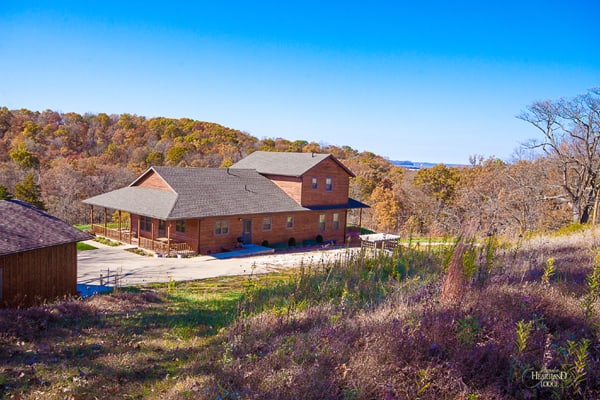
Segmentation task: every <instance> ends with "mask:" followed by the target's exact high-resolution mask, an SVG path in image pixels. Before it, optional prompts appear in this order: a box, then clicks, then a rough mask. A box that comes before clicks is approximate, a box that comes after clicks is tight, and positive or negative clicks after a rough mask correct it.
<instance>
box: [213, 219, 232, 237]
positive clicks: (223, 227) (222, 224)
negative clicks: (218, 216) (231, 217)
mask: <svg viewBox="0 0 600 400" xmlns="http://www.w3.org/2000/svg"><path fill="white" fill-rule="evenodd" d="M228 233H229V222H227V221H217V222H215V235H227V234H228Z"/></svg>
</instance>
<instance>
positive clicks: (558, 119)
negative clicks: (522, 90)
mask: <svg viewBox="0 0 600 400" xmlns="http://www.w3.org/2000/svg"><path fill="white" fill-rule="evenodd" d="M518 118H519V119H522V120H523V121H526V122H529V123H530V124H532V125H533V126H534V127H536V128H537V129H538V130H539V131H540V132H541V133H542V135H543V138H542V140H541V141H532V143H530V146H531V147H536V148H541V149H542V150H543V151H544V152H545V153H546V154H547V155H548V157H550V158H552V159H554V160H556V165H557V168H558V169H559V171H560V174H561V185H562V189H563V193H562V195H563V198H564V199H565V200H567V201H568V202H569V203H570V205H571V208H572V218H573V221H575V222H581V223H585V222H587V221H588V220H589V217H590V214H591V211H592V208H593V207H594V204H595V202H596V199H597V197H598V190H599V189H600V179H599V177H598V173H599V171H600V148H599V145H600V88H594V89H590V90H588V92H587V93H586V94H583V95H579V96H576V97H573V98H569V99H560V100H556V101H551V100H545V101H537V102H534V103H533V104H531V105H530V106H529V107H528V108H527V111H526V112H524V113H522V114H521V115H519V116H518Z"/></svg>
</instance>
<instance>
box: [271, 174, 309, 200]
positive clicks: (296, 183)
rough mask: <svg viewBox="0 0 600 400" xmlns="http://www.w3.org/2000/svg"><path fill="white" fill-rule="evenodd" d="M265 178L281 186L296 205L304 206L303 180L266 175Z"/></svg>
mask: <svg viewBox="0 0 600 400" xmlns="http://www.w3.org/2000/svg"><path fill="white" fill-rule="evenodd" d="M265 177H266V178H269V179H270V180H271V182H273V183H274V184H276V185H277V186H279V188H280V189H281V190H283V191H284V192H285V193H286V194H287V195H288V196H290V197H291V198H292V199H294V201H295V202H296V203H298V204H302V178H296V177H293V176H280V175H265Z"/></svg>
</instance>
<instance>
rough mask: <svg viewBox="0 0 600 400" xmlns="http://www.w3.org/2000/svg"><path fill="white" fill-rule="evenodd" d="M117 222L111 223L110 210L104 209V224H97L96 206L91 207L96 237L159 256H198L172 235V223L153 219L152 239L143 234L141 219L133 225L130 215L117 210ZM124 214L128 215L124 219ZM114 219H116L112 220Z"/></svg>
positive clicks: (188, 246)
mask: <svg viewBox="0 0 600 400" xmlns="http://www.w3.org/2000/svg"><path fill="white" fill-rule="evenodd" d="M116 213H117V216H118V217H117V221H116V223H115V222H114V221H113V222H111V223H109V221H108V209H107V208H104V212H103V221H102V223H95V217H96V216H95V215H94V206H91V210H90V220H91V230H92V233H93V234H94V235H97V236H102V237H105V238H107V239H111V240H115V241H118V242H121V243H125V244H129V245H132V246H137V247H139V248H141V249H144V250H149V251H151V252H154V253H156V254H159V255H165V256H175V255H186V256H187V255H193V254H196V253H195V251H194V250H193V249H192V247H191V246H190V245H189V244H188V243H187V242H184V241H181V240H176V239H175V238H174V237H173V236H172V234H171V225H172V221H162V220H158V221H157V220H156V219H154V218H153V219H151V227H150V232H149V233H150V237H146V236H143V235H142V234H141V232H142V229H141V218H139V217H138V218H137V224H135V223H134V224H133V227H132V224H131V216H130V215H129V213H123V212H121V210H117V212H116ZM123 214H126V216H125V218H123ZM111 219H114V218H111Z"/></svg>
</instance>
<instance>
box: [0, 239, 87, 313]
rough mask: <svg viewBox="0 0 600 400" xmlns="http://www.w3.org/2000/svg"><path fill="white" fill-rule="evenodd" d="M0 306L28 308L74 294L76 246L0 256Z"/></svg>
mask: <svg viewBox="0 0 600 400" xmlns="http://www.w3.org/2000/svg"><path fill="white" fill-rule="evenodd" d="M0 269H2V272H1V273H2V289H1V290H0V292H1V293H2V299H1V301H0V305H1V306H7V305H8V306H30V305H33V304H36V303H39V302H41V301H45V300H53V299H56V298H59V297H63V296H67V295H76V294H77V246H76V243H70V244H65V245H60V246H52V247H46V248H43V249H37V250H31V251H26V252H22V253H16V254H9V255H5V256H0Z"/></svg>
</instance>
